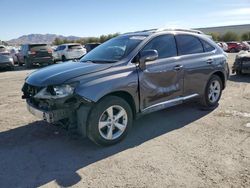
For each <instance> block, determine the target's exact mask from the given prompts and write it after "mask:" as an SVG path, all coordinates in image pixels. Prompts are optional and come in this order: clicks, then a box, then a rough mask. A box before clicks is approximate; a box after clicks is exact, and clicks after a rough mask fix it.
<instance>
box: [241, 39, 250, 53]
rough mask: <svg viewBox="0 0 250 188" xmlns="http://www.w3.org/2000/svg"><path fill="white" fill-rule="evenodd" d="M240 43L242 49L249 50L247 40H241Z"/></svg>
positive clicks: (249, 46)
mask: <svg viewBox="0 0 250 188" xmlns="http://www.w3.org/2000/svg"><path fill="white" fill-rule="evenodd" d="M241 44H242V50H246V51H248V50H250V44H248V42H247V41H243V42H242V43H241Z"/></svg>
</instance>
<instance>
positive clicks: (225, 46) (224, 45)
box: [217, 42, 228, 52]
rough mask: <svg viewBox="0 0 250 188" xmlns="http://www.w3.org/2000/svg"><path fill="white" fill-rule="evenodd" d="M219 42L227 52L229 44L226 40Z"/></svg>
mask: <svg viewBox="0 0 250 188" xmlns="http://www.w3.org/2000/svg"><path fill="white" fill-rule="evenodd" d="M217 44H218V45H219V46H220V47H221V48H222V49H223V50H224V52H226V51H227V50H228V45H227V43H225V42H217Z"/></svg>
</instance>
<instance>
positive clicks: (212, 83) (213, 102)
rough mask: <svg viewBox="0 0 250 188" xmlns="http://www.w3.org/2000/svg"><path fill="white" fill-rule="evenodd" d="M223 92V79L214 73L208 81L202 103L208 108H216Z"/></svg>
mask: <svg viewBox="0 0 250 188" xmlns="http://www.w3.org/2000/svg"><path fill="white" fill-rule="evenodd" d="M221 93H222V81H221V78H220V77H219V76H217V75H213V76H212V77H211V78H210V80H209V81H208V83H207V86H206V89H205V93H204V96H203V97H202V99H201V104H202V105H203V106H204V107H206V108H214V107H216V106H217V105H218V102H219V100H220V97H221Z"/></svg>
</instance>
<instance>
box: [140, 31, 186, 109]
mask: <svg viewBox="0 0 250 188" xmlns="http://www.w3.org/2000/svg"><path fill="white" fill-rule="evenodd" d="M149 49H153V50H157V52H158V55H159V57H158V59H157V60H155V61H151V62H147V63H146V69H145V70H141V69H139V87H140V99H141V100H140V101H141V103H140V105H141V109H142V110H150V109H151V108H152V109H153V108H155V107H156V108H157V106H159V107H160V105H161V103H164V102H166V101H169V100H171V99H175V98H178V97H179V96H181V95H182V93H183V69H182V65H181V64H179V60H178V57H177V48H176V42H175V38H174V35H171V34H167V35H161V36H158V37H155V38H154V39H152V40H151V41H150V42H149V43H148V44H147V45H146V46H145V47H144V48H143V50H149ZM143 50H142V51H143Z"/></svg>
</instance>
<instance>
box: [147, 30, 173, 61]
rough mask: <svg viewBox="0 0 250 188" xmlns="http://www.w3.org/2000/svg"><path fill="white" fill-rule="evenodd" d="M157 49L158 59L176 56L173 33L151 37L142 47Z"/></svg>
mask: <svg viewBox="0 0 250 188" xmlns="http://www.w3.org/2000/svg"><path fill="white" fill-rule="evenodd" d="M144 50H157V52H158V55H159V57H158V59H162V58H168V57H174V56H177V50H176V43H175V38H174V36H173V35H162V36H158V37H156V38H154V39H152V40H151V41H150V42H149V43H148V44H147V45H146V46H145V47H144V49H143V51H144Z"/></svg>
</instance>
